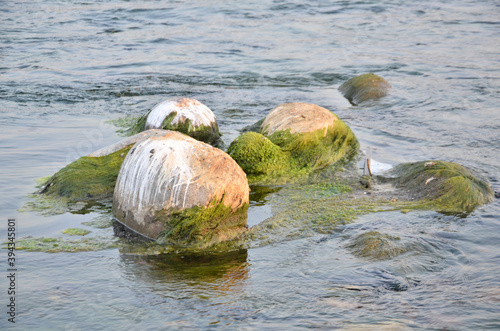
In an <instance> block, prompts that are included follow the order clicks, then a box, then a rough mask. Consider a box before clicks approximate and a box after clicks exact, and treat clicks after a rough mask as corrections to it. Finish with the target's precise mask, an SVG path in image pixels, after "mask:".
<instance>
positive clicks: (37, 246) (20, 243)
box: [16, 237, 118, 253]
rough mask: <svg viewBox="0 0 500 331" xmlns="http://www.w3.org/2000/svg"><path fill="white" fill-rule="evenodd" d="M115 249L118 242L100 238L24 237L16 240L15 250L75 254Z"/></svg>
mask: <svg viewBox="0 0 500 331" xmlns="http://www.w3.org/2000/svg"><path fill="white" fill-rule="evenodd" d="M116 247H118V242H117V241H116V240H110V239H108V238H102V237H91V238H82V239H66V238H44V237H41V238H33V237H26V238H21V239H19V240H16V250H24V251H27V252H45V253H61V252H67V253H76V252H87V251H97V250H103V249H110V248H116Z"/></svg>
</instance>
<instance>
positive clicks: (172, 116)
mask: <svg viewBox="0 0 500 331" xmlns="http://www.w3.org/2000/svg"><path fill="white" fill-rule="evenodd" d="M149 129H165V130H172V131H179V132H182V133H184V134H187V135H188V136H191V137H193V138H195V139H196V140H200V141H203V142H206V143H208V144H210V145H213V146H217V145H218V144H219V142H220V133H219V127H218V124H217V120H216V118H215V115H214V113H213V112H212V111H211V110H210V108H208V107H207V106H205V105H204V104H202V103H201V102H199V101H198V100H195V99H188V98H175V99H169V100H165V101H162V102H160V103H159V104H157V105H155V106H154V107H153V108H152V109H151V110H150V111H149V112H148V113H147V114H146V115H144V116H143V117H141V118H140V119H139V121H138V122H137V124H136V126H135V127H134V128H133V132H140V131H143V130H149Z"/></svg>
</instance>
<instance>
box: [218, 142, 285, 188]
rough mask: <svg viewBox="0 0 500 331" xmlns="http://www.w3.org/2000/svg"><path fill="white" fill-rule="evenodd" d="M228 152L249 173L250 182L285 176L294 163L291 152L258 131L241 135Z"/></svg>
mask: <svg viewBox="0 0 500 331" xmlns="http://www.w3.org/2000/svg"><path fill="white" fill-rule="evenodd" d="M227 153H228V154H229V155H230V156H231V157H232V158H233V159H234V160H235V161H236V163H238V164H239V166H240V167H241V168H242V169H243V171H244V172H245V173H246V174H247V178H248V181H249V182H250V183H256V182H261V181H265V180H266V179H267V178H269V177H280V176H283V175H285V174H287V173H290V171H291V170H292V168H293V165H294V164H293V162H294V161H293V160H291V158H290V154H289V153H286V152H283V151H282V150H281V148H280V147H279V146H277V145H275V144H273V143H272V142H271V141H270V140H269V139H268V138H266V137H265V136H263V135H262V134H260V133H256V132H246V133H243V134H242V135H240V136H239V137H238V138H236V139H235V140H234V141H233V142H232V143H231V145H230V146H229V148H228V150H227Z"/></svg>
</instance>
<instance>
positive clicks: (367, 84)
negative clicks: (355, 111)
mask: <svg viewBox="0 0 500 331" xmlns="http://www.w3.org/2000/svg"><path fill="white" fill-rule="evenodd" d="M390 88H391V85H390V84H389V83H388V82H387V81H386V80H385V79H383V78H382V77H380V76H377V75H375V74H372V73H369V74H364V75H359V76H356V77H353V78H351V79H349V80H348V81H347V82H345V83H344V84H342V85H340V87H339V91H340V93H342V94H343V95H344V97H345V98H346V99H347V100H349V102H351V103H353V104H359V103H361V102H363V101H366V100H370V99H372V100H375V99H379V98H381V97H383V96H386V95H387V93H388V91H389V89H390Z"/></svg>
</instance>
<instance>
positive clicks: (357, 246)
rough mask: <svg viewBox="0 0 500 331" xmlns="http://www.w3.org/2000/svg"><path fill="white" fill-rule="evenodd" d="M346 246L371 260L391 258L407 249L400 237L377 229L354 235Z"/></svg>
mask: <svg viewBox="0 0 500 331" xmlns="http://www.w3.org/2000/svg"><path fill="white" fill-rule="evenodd" d="M347 247H348V248H349V249H350V250H351V252H352V253H353V254H354V255H356V256H359V257H364V258H369V259H372V260H387V259H391V258H393V257H396V256H398V255H401V254H403V253H405V252H406V251H407V247H406V245H405V244H404V243H403V242H402V241H401V238H399V237H396V236H392V235H389V234H382V233H380V232H377V231H370V232H365V233H362V234H360V235H358V236H356V237H355V238H354V239H353V240H352V242H351V243H350V244H349V245H348V246H347Z"/></svg>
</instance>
